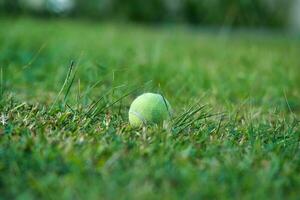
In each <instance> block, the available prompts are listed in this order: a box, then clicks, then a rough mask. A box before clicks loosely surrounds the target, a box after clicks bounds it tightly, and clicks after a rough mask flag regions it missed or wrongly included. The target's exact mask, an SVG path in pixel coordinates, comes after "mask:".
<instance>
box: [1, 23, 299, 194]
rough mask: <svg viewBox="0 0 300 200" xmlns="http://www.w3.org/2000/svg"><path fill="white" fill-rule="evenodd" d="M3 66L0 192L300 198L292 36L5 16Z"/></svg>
mask: <svg viewBox="0 0 300 200" xmlns="http://www.w3.org/2000/svg"><path fill="white" fill-rule="evenodd" d="M0 69H1V71H0V72H1V74H0V75H1V88H0V89H1V93H0V94H1V99H0V111H1V113H0V114H1V125H0V194H1V195H0V199H199V198H204V199H298V198H299V195H300V173H299V172H300V145H299V144H300V128H299V121H298V120H299V113H300V39H299V37H296V36H290V35H287V34H282V33H271V32H253V31H250V32H249V31H245V30H244V31H234V32H231V33H230V34H229V33H227V32H218V31H214V30H206V29H196V30H195V29H190V28H187V27H183V26H180V27H176V26H166V27H144V26H141V25H133V24H131V25H124V24H116V23H112V24H110V23H100V24H99V23H98V24H96V23H91V22H83V21H79V22H72V21H68V20H49V21H46V20H34V19H29V18H25V19H5V18H2V19H0ZM149 91H150V92H159V93H161V94H163V95H164V96H165V97H166V98H167V99H168V100H169V102H170V103H171V105H172V107H173V109H174V111H175V115H174V119H173V120H172V122H170V124H169V125H168V126H167V127H165V128H162V127H158V126H152V127H147V128H142V129H132V128H131V127H130V125H129V123H128V116H127V115H128V114H127V113H128V109H129V106H130V103H131V102H132V100H133V99H134V98H135V97H136V96H138V95H139V94H141V93H143V92H149ZM201 106H204V107H203V108H202V107H201ZM199 107H200V108H202V109H200V108H199ZM198 108H199V109H198ZM197 110H198V111H197ZM193 111H195V112H194V113H193ZM183 117H186V121H183V120H182V118H183ZM180 119H181V120H180Z"/></svg>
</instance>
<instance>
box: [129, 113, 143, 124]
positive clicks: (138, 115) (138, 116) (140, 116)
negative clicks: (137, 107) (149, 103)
mask: <svg viewBox="0 0 300 200" xmlns="http://www.w3.org/2000/svg"><path fill="white" fill-rule="evenodd" d="M129 114H133V115H135V116H136V117H137V118H139V119H140V120H141V121H142V122H143V123H144V124H146V119H145V118H144V117H143V116H142V115H141V114H140V113H138V112H136V111H133V110H131V111H129Z"/></svg>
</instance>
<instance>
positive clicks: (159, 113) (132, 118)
mask: <svg viewBox="0 0 300 200" xmlns="http://www.w3.org/2000/svg"><path fill="white" fill-rule="evenodd" d="M170 117H171V106H170V104H169V102H168V101H167V100H166V99H165V98H164V97H163V96H162V95H160V94H155V93H144V94H142V95H140V96H138V97H137V98H136V99H135V100H134V101H133V102H132V104H131V106H130V109H129V123H130V125H131V126H132V127H140V126H142V125H151V124H162V123H163V122H164V121H166V120H169V119H170Z"/></svg>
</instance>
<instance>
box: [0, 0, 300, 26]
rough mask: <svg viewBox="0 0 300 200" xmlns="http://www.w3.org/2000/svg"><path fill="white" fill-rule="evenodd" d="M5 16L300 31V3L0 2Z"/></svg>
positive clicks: (260, 0)
mask: <svg viewBox="0 0 300 200" xmlns="http://www.w3.org/2000/svg"><path fill="white" fill-rule="evenodd" d="M0 11H1V14H2V15H7V14H10V15H24V14H26V15H28V14H29V15H38V16H42V17H51V16H56V17H57V16H64V17H76V18H90V19H95V20H107V19H109V20H121V21H134V22H146V23H162V22H163V23H188V24H194V25H195V24H196V25H198V24H200V25H209V26H219V25H223V26H242V27H268V28H270V27H271V28H274V27H275V28H286V27H289V28H290V27H292V28H293V29H298V28H299V26H300V25H299V19H300V17H299V14H298V13H300V12H299V11H300V1H299V0H151V1H144V0H88V1H86V0H0Z"/></svg>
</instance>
